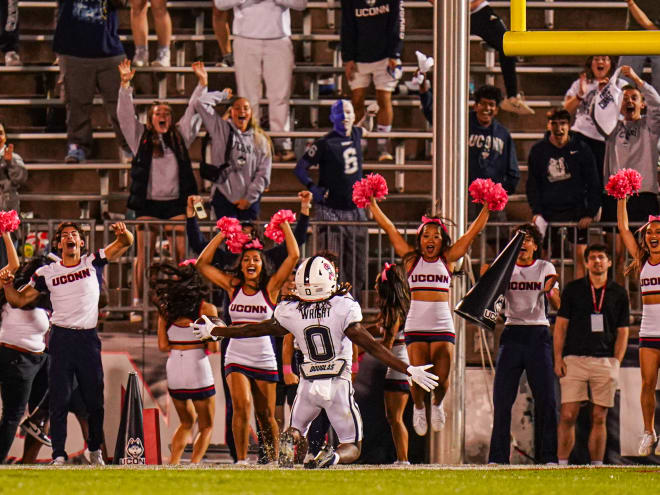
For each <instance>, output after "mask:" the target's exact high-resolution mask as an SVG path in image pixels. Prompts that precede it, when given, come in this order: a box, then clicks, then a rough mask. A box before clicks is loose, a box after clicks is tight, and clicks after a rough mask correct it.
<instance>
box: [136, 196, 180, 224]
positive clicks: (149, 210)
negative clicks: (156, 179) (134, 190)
mask: <svg viewBox="0 0 660 495" xmlns="http://www.w3.org/2000/svg"><path fill="white" fill-rule="evenodd" d="M185 214H186V203H185V201H181V200H180V199H172V200H169V201H153V200H151V199H147V200H146V201H145V203H144V208H143V209H141V210H136V211H135V218H140V217H153V218H157V219H159V220H169V219H170V218H174V217H176V216H179V215H185Z"/></svg>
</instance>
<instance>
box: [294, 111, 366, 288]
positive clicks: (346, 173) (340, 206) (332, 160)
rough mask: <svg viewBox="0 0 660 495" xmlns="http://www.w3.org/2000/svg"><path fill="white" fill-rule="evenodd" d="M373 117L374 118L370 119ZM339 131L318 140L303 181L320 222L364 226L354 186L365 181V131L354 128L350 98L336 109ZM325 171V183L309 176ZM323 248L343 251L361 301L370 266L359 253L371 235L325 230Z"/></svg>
mask: <svg viewBox="0 0 660 495" xmlns="http://www.w3.org/2000/svg"><path fill="white" fill-rule="evenodd" d="M370 118H371V116H370ZM330 121H331V122H332V127H333V130H332V131H330V132H329V133H327V134H326V135H325V136H323V137H321V138H319V139H317V140H316V141H314V144H312V146H310V148H309V149H308V150H307V151H306V152H305V154H304V155H303V157H302V158H301V159H300V160H299V161H298V164H297V165H296V169H295V174H296V176H297V177H298V180H299V181H300V182H302V183H303V184H304V185H305V187H307V188H308V189H309V190H310V191H312V194H313V196H314V203H316V214H315V215H314V219H315V220H316V221H320V222H364V221H366V219H367V217H366V215H365V213H364V210H362V209H361V208H357V207H356V206H355V204H354V203H353V199H352V198H353V184H355V183H356V182H357V181H359V180H361V179H362V146H360V141H361V139H362V137H363V136H364V135H365V129H363V128H362V127H359V126H354V125H353V123H354V122H355V112H354V111H353V105H351V102H349V101H347V100H337V101H336V102H335V103H334V104H333V105H332V107H331V109H330ZM317 166H318V167H319V182H318V184H315V183H314V181H313V180H312V179H311V178H310V177H309V174H308V169H309V168H311V167H317ZM319 238H320V246H321V248H322V249H329V250H331V251H334V252H335V253H340V256H341V259H340V264H339V267H340V270H341V272H342V273H344V274H345V277H346V280H350V281H352V282H353V283H354V287H355V292H354V294H355V295H356V296H357V297H358V298H359V297H360V291H361V290H362V289H363V288H364V286H365V274H364V269H363V268H364V267H363V266H362V265H361V266H358V265H357V258H358V256H359V254H358V252H359V250H360V249H363V246H364V242H365V238H366V232H365V230H364V228H362V227H354V226H332V227H330V226H323V227H321V232H320V236H319Z"/></svg>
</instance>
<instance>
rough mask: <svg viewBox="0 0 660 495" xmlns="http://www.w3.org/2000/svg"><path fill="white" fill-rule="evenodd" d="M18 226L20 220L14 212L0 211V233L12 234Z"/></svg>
mask: <svg viewBox="0 0 660 495" xmlns="http://www.w3.org/2000/svg"><path fill="white" fill-rule="evenodd" d="M20 224H21V220H20V219H19V218H18V213H16V210H10V211H0V233H2V234H5V233H7V232H13V231H15V230H16V229H17V228H18V226H19V225H20Z"/></svg>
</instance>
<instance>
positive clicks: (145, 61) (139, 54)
mask: <svg viewBox="0 0 660 495" xmlns="http://www.w3.org/2000/svg"><path fill="white" fill-rule="evenodd" d="M132 63H133V66H134V67H147V66H148V65H149V50H148V49H147V48H143V47H139V48H136V49H135V55H133V62H132Z"/></svg>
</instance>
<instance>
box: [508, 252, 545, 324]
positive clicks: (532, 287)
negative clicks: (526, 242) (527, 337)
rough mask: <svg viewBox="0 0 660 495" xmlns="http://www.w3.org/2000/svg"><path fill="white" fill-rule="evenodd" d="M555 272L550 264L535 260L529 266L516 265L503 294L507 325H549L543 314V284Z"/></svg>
mask: <svg viewBox="0 0 660 495" xmlns="http://www.w3.org/2000/svg"><path fill="white" fill-rule="evenodd" d="M556 274H557V271H556V270H555V267H554V266H553V265H552V263H550V262H548V261H544V260H536V261H534V263H532V264H531V265H529V266H520V265H518V264H516V266H515V268H514V269H513V274H512V275H511V280H510V281H509V288H508V289H507V290H506V292H505V293H504V301H505V303H504V304H505V306H504V316H506V324H507V325H550V323H549V322H548V318H547V316H546V314H545V293H544V292H543V288H544V287H545V282H546V280H548V278H549V277H551V276H552V275H556Z"/></svg>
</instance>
